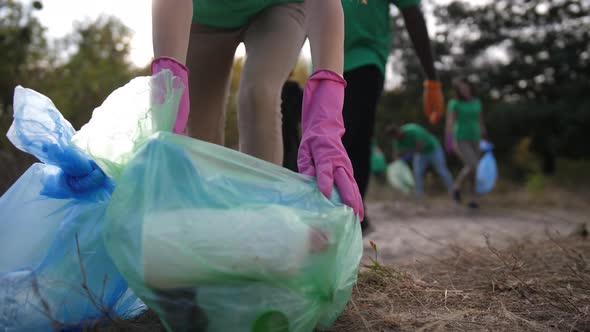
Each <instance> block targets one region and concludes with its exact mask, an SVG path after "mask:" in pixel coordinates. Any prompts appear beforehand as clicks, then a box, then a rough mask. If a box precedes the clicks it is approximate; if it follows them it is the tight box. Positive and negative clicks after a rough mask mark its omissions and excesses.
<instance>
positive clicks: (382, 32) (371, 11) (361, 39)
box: [342, 0, 420, 75]
mask: <svg viewBox="0 0 590 332" xmlns="http://www.w3.org/2000/svg"><path fill="white" fill-rule="evenodd" d="M392 3H393V4H394V5H396V6H397V7H398V8H400V9H403V8H406V7H409V6H412V5H416V4H419V3H420V0H366V4H364V3H363V1H362V0H342V8H343V9H344V71H348V70H352V69H355V68H358V67H361V66H365V65H372V64H374V65H377V67H379V69H380V70H381V72H382V73H383V74H384V75H385V65H386V64H387V57H388V56H389V53H390V52H391V24H392V22H391V16H390V15H389V5H390V4H392Z"/></svg>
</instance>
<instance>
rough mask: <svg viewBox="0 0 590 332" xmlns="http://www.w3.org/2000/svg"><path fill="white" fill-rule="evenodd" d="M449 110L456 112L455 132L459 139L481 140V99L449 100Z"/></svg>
mask: <svg viewBox="0 0 590 332" xmlns="http://www.w3.org/2000/svg"><path fill="white" fill-rule="evenodd" d="M447 111H448V112H454V113H455V125H454V127H453V133H454V135H455V138H456V139H457V140H462V141H479V140H480V139H481V129H480V127H479V114H480V113H481V101H479V99H477V98H472V99H471V100H467V101H464V100H459V99H451V100H449V105H448V106H447Z"/></svg>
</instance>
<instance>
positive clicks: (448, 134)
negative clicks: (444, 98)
mask: <svg viewBox="0 0 590 332" xmlns="http://www.w3.org/2000/svg"><path fill="white" fill-rule="evenodd" d="M453 89H454V92H455V98H453V99H451V100H449V104H448V106H447V116H446V117H447V119H446V126H445V146H446V150H447V152H451V151H454V152H456V154H457V155H458V156H459V159H461V161H462V162H463V168H462V169H461V171H460V173H459V175H458V176H457V178H456V180H455V184H454V187H453V199H454V200H455V201H456V202H457V203H461V190H462V187H463V183H464V182H465V181H466V180H470V181H472V185H471V187H470V189H469V194H470V201H469V203H468V205H467V206H468V207H470V208H472V209H477V208H478V207H479V204H478V203H477V199H476V193H475V183H476V179H475V177H476V172H477V165H478V164H479V159H480V157H481V152H480V141H481V139H482V137H487V132H486V127H485V125H484V121H483V114H482V107H481V101H480V100H479V99H478V98H476V97H475V96H474V95H473V91H472V89H471V86H470V85H469V83H467V81H466V80H464V79H462V78H456V79H454V80H453Z"/></svg>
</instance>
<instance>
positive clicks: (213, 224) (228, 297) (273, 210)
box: [105, 132, 362, 331]
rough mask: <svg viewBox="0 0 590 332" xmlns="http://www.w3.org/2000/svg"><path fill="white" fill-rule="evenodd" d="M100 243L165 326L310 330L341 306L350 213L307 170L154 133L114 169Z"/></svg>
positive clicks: (354, 250)
mask: <svg viewBox="0 0 590 332" xmlns="http://www.w3.org/2000/svg"><path fill="white" fill-rule="evenodd" d="M105 244H106V246H107V248H108V251H109V253H110V255H111V257H112V258H113V260H114V261H115V264H116V265H117V267H118V268H119V269H120V271H121V273H122V274H123V275H124V276H125V278H126V279H127V281H128V282H129V285H130V286H131V288H132V289H133V291H134V292H135V294H137V295H138V296H139V297H140V298H141V299H142V300H143V301H144V302H145V303H146V304H147V305H148V306H149V307H150V308H152V309H153V310H155V311H156V312H157V313H158V315H159V316H160V318H161V319H162V321H163V322H164V324H165V325H166V327H167V328H168V330H170V331H184V330H187V329H189V328H193V329H195V328H196V329H197V330H199V329H200V330H203V331H312V330H313V329H314V328H316V327H317V328H327V327H329V326H330V325H331V324H332V323H333V321H334V320H335V319H336V318H337V316H338V315H339V314H340V313H341V312H342V310H343V309H344V307H345V306H346V303H347V302H348V300H349V298H350V294H351V290H352V286H353V284H354V283H355V282H356V276H357V272H358V267H359V263H360V259H361V255H362V239H361V232H360V224H359V220H358V218H357V217H356V216H355V215H354V214H353V211H352V209H350V208H349V207H347V206H344V205H343V204H341V202H340V199H339V197H338V195H337V193H336V191H335V193H334V195H333V197H332V198H331V199H327V198H325V197H324V196H323V195H322V194H321V193H320V192H319V190H318V189H317V184H316V183H315V181H314V179H312V178H310V177H307V176H303V175H300V174H296V173H293V172H291V171H289V170H287V169H284V168H282V167H279V166H276V165H273V164H270V163H267V162H264V161H262V160H259V159H256V158H253V157H250V156H247V155H245V154H242V153H239V152H237V151H233V150H230V149H226V148H224V147H221V146H217V145H213V144H209V143H206V142H202V141H198V140H194V139H191V138H188V137H183V136H178V135H174V134H171V133H164V132H161V133H157V134H155V135H153V136H152V137H150V138H149V139H148V140H147V141H145V142H144V144H143V145H142V146H141V147H140V148H139V150H138V151H137V152H136V153H135V156H134V158H133V159H132V160H131V161H130V162H129V163H128V164H127V166H126V167H125V168H124V169H123V171H122V173H121V174H120V176H119V178H118V182H117V187H116V189H115V192H114V193H113V199H112V200H111V203H110V205H109V210H108V212H107V224H106V232H105Z"/></svg>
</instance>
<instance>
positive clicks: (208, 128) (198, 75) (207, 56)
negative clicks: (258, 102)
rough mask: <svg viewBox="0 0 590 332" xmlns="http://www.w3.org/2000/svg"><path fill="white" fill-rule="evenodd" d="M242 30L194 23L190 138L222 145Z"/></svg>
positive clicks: (190, 55) (190, 59)
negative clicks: (232, 70)
mask: <svg viewBox="0 0 590 332" xmlns="http://www.w3.org/2000/svg"><path fill="white" fill-rule="evenodd" d="M239 35H240V31H238V30H231V31H230V30H224V29H217V28H212V27H207V26H203V25H200V24H195V23H193V25H192V27H191V34H190V43H189V49H188V57H187V67H188V69H189V72H190V81H189V85H190V89H189V92H190V100H191V114H190V117H189V121H188V133H189V135H190V136H191V137H193V138H197V139H200V140H204V141H207V142H211V143H215V144H220V145H223V143H224V136H225V133H224V129H225V108H226V103H227V96H228V93H229V79H230V75H231V69H232V66H233V60H234V54H235V50H236V48H237V46H238V44H239Z"/></svg>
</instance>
